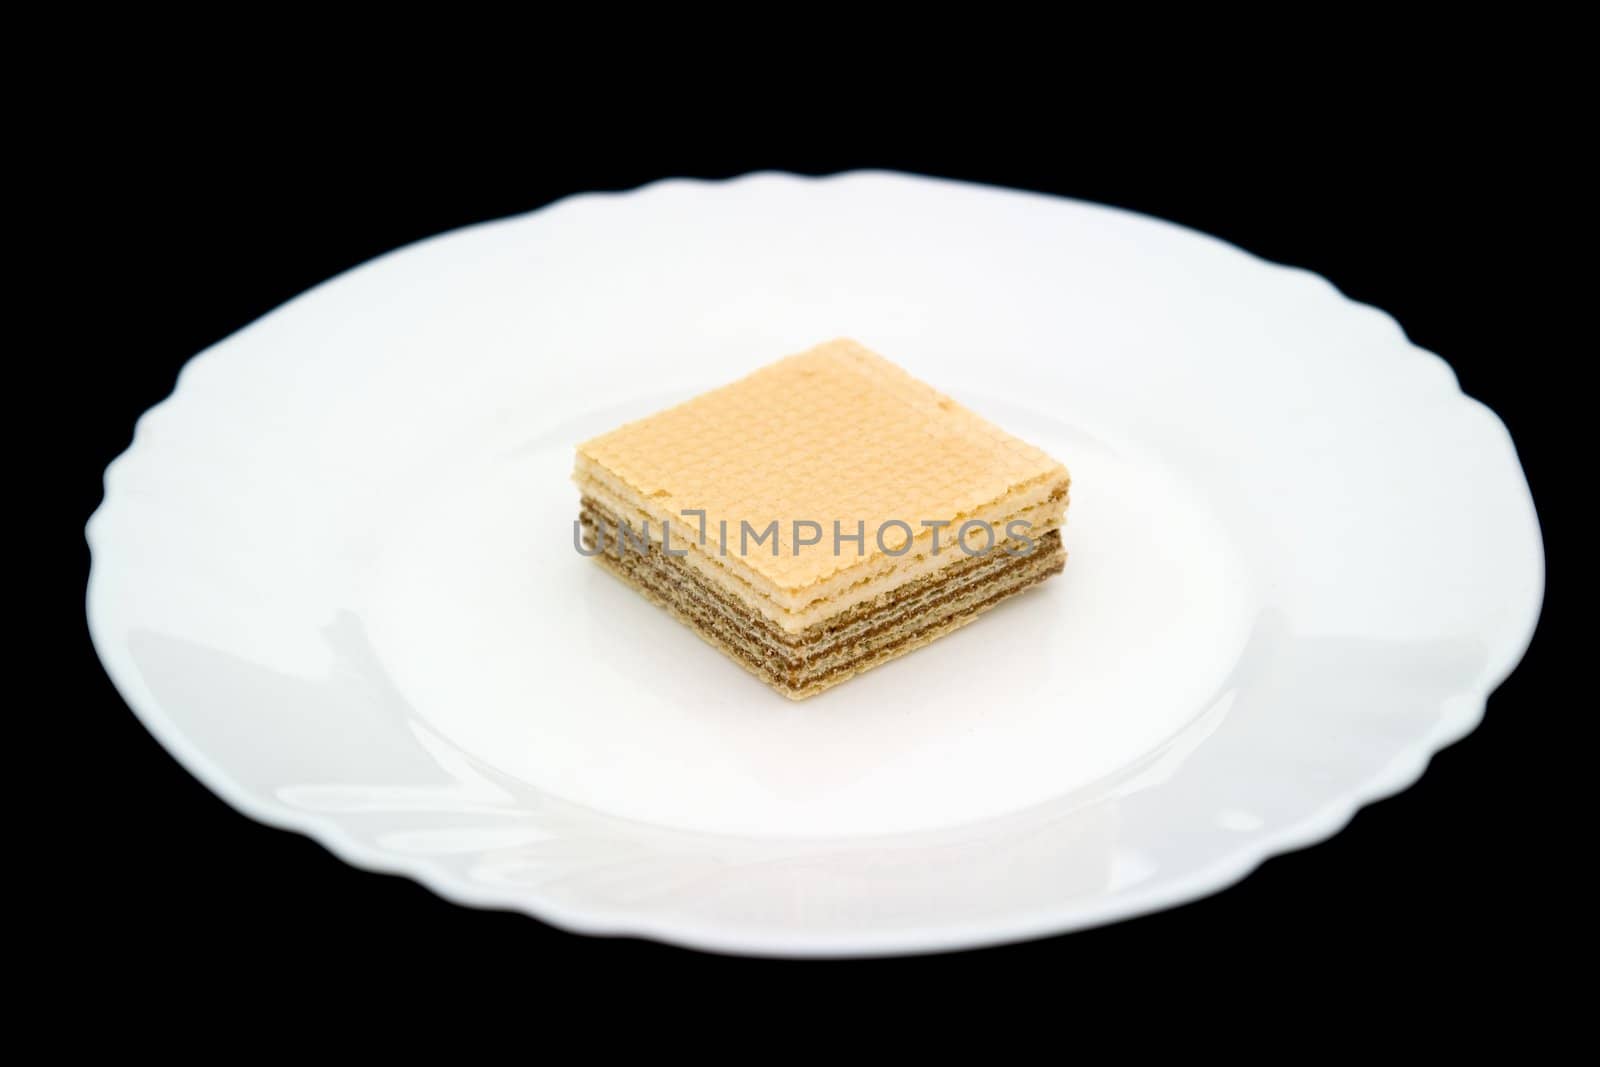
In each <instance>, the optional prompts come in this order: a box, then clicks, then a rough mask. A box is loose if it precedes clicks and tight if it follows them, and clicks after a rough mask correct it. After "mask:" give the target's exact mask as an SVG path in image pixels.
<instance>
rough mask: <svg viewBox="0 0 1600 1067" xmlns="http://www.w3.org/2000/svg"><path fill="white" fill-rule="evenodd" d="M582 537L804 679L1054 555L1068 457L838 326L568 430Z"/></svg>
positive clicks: (647, 587)
mask: <svg viewBox="0 0 1600 1067" xmlns="http://www.w3.org/2000/svg"><path fill="white" fill-rule="evenodd" d="M573 477H574V480H575V481H576V482H577V484H578V488H579V492H580V495H581V501H580V510H579V517H578V525H577V527H576V531H577V541H578V545H579V548H580V551H582V552H583V553H584V554H585V555H590V556H592V558H593V559H594V560H595V561H596V562H597V563H599V564H600V565H601V566H603V567H605V568H606V569H608V570H609V571H611V572H612V573H613V574H615V575H616V576H617V577H619V578H621V579H622V580H623V581H625V582H627V583H628V584H629V585H631V586H633V587H634V588H635V589H637V590H638V591H639V592H641V593H643V594H644V595H645V596H646V597H647V598H648V599H650V600H651V601H653V602H655V603H656V604H659V605H660V606H662V607H664V608H666V609H667V610H668V611H669V612H670V613H671V614H672V615H673V616H674V617H676V618H677V619H678V620H679V621H681V622H683V623H684V624H686V625H688V626H689V627H691V628H692V629H694V630H695V632H696V633H698V634H699V635H700V636H701V637H703V638H704V639H705V640H706V641H708V642H710V643H711V644H712V645H714V646H715V647H717V648H719V649H721V650H722V651H723V652H725V653H727V655H728V656H729V657H731V658H732V659H733V660H734V661H735V662H736V663H738V664H739V665H740V666H742V667H744V668H745V669H747V670H748V671H750V672H751V673H753V674H755V675H756V676H757V677H759V678H760V679H762V680H763V681H765V682H766V683H767V684H769V685H771V686H772V687H773V688H774V689H776V690H778V691H779V692H780V693H783V694H784V695H785V696H788V697H792V698H794V699H802V698H805V697H809V696H812V695H814V694H816V693H819V692H821V691H822V690H824V689H827V688H828V687H830V686H833V685H836V684H838V683H839V682H842V681H844V680H845V679H847V678H850V677H852V676H853V675H856V674H859V673H861V672H862V671H865V670H868V669H870V668H872V667H875V666H877V665H878V664H880V663H884V662H886V661H888V660H890V659H893V658H895V657H896V656H900V655H903V654H904V653H906V652H910V651H912V650H913V649H916V648H921V647H922V646H923V645H926V644H928V643H929V642H931V641H933V640H935V639H936V638H938V637H941V636H943V635H944V634H946V633H949V632H950V631H952V630H954V629H956V628H957V627H959V626H963V625H965V624H966V623H969V622H971V621H972V620H973V619H975V618H977V617H978V616H979V615H980V614H982V613H983V612H985V611H987V610H988V609H989V608H992V607H994V606H995V605H996V604H998V603H999V602H1000V601H1002V600H1004V599H1006V598H1007V597H1010V596H1013V595H1015V594H1017V593H1020V592H1022V591H1024V590H1026V589H1029V588H1031V587H1032V586H1035V585H1037V584H1039V583H1040V582H1042V581H1044V580H1045V579H1046V578H1049V577H1051V576H1052V575H1055V574H1059V573H1061V570H1062V567H1063V565H1064V564H1065V561H1066V552H1065V551H1064V550H1063V548H1062V544H1061V529H1060V527H1061V523H1062V519H1063V516H1064V514H1065V511H1066V506H1067V489H1068V485H1069V481H1070V479H1069V478H1068V475H1067V470H1066V468H1065V467H1063V466H1062V465H1061V464H1060V463H1058V462H1057V461H1055V460H1054V459H1052V458H1050V457H1049V456H1047V455H1046V454H1045V453H1043V452H1042V451H1040V450H1039V449H1037V448H1035V447H1033V446H1032V445H1029V444H1027V443H1025V442H1023V441H1020V440H1018V439H1017V438H1015V437H1013V436H1012V435H1010V434H1008V433H1006V432H1005V431H1004V430H1001V429H1000V428H999V427H997V426H994V425H993V424H991V423H989V422H987V421H985V420H984V419H982V418H980V417H979V416H978V415H976V414H974V413H973V412H971V411H969V410H967V409H966V408H964V407H962V406H961V405H959V404H957V403H956V402H955V401H953V400H951V399H950V398H949V397H947V396H944V395H943V394H941V393H939V392H937V391H936V390H934V389H933V388H932V387H930V386H928V385H925V384H924V383H922V382H920V381H918V380H917V379H915V378H913V377H912V376H911V375H909V374H907V373H906V372H905V371H903V370H901V369H900V368H899V367H896V366H895V365H894V364H892V363H890V362H889V361H887V360H885V359H883V358H882V357H881V356H878V355H876V354H874V353H873V352H871V351H869V350H867V349H866V348H864V347H862V346H861V345H859V344H857V343H855V342H853V341H848V340H838V341H830V342H828V343H827V344H823V345H819V346H817V347H816V348H813V349H810V350H808V351H805V352H801V353H799V354H798V355H793V356H789V357H788V358H786V359H781V360H779V361H778V362H776V363H773V364H771V365H769V366H766V367H763V368H762V369H760V370H758V371H756V372H755V373H753V374H751V375H749V376H748V377H746V378H743V379H740V380H739V381H737V382H734V383H732V384H730V385H726V386H723V387H722V388H720V389H713V390H712V391H710V392H708V393H703V394H701V395H700V396H698V397H695V398H694V399H692V400H689V401H687V402H686V403H683V404H680V405H678V406H677V407H674V408H669V409H667V410H666V411H662V412H659V413H657V414H655V415H652V416H650V417H649V418H646V419H641V420H639V421H637V422H632V423H628V424H627V425H625V426H622V427H619V428H618V429H616V430H613V431H611V432H610V433H607V434H603V435H601V436H600V437H596V438H594V439H593V440H591V441H587V442H585V443H584V444H582V445H580V446H579V447H578V456H577V465H576V469H575V471H574V474H573Z"/></svg>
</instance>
